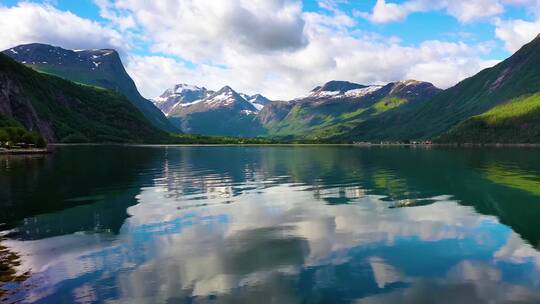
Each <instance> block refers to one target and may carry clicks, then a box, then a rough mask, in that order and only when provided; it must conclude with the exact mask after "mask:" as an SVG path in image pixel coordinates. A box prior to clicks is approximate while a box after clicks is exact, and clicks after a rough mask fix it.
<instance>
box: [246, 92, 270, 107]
mask: <svg viewBox="0 0 540 304" xmlns="http://www.w3.org/2000/svg"><path fill="white" fill-rule="evenodd" d="M240 96H242V97H243V98H244V99H245V100H247V101H248V102H249V103H251V105H253V107H255V109H257V111H260V110H262V108H264V106H266V105H268V104H270V103H271V102H272V101H271V100H270V99H268V98H266V97H264V96H262V95H261V94H255V95H251V96H250V95H247V94H243V93H240Z"/></svg>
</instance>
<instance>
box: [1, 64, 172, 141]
mask: <svg viewBox="0 0 540 304" xmlns="http://www.w3.org/2000/svg"><path fill="white" fill-rule="evenodd" d="M0 114H2V115H4V116H5V117H8V118H9V120H10V121H13V120H16V121H18V122H19V123H20V124H22V125H23V126H24V127H25V128H26V129H28V130H30V131H34V132H38V133H40V134H42V135H43V137H45V138H46V139H47V141H49V142H86V141H88V142H159V141H161V140H164V139H167V138H168V137H169V135H168V134H167V133H165V132H163V131H161V130H159V129H157V128H156V127H154V126H152V125H151V124H150V123H149V122H148V120H147V119H146V118H145V117H144V116H143V114H142V113H141V112H140V111H139V110H138V109H137V108H136V107H134V106H133V104H132V103H131V102H130V101H129V100H128V99H127V98H126V97H124V96H123V95H121V94H119V93H116V92H113V91H110V90H105V89H101V88H94V87H90V86H86V85H79V84H75V83H72V82H70V81H67V80H64V79H62V78H59V77H56V76H52V75H47V74H42V73H39V72H36V71H34V70H32V69H30V68H27V67H25V66H24V65H22V64H19V63H17V62H15V61H14V60H12V59H11V58H9V57H7V56H5V55H3V54H0ZM4 120H7V119H4Z"/></svg>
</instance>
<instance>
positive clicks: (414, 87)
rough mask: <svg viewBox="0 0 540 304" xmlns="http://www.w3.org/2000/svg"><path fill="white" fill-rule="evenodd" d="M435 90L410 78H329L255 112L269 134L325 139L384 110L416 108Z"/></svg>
mask: <svg viewBox="0 0 540 304" xmlns="http://www.w3.org/2000/svg"><path fill="white" fill-rule="evenodd" d="M439 92H440V90H439V89H437V88H436V87H434V86H433V85H432V84H430V83H427V82H421V81H414V80H408V81H400V82H395V83H390V84H387V85H385V86H362V85H358V84H354V83H350V82H342V81H331V82H329V83H327V84H325V85H324V86H322V87H318V88H315V89H314V90H313V91H312V93H311V94H310V95H309V96H308V97H305V98H303V99H298V100H293V101H290V102H279V103H273V104H270V105H269V106H267V107H265V108H264V109H263V110H262V111H261V113H260V114H259V116H260V119H261V121H262V123H263V124H264V127H265V128H266V129H267V134H268V135H269V136H278V137H303V138H307V139H327V138H331V137H334V136H336V135H338V134H344V133H347V132H349V131H350V130H352V129H354V127H355V126H357V125H358V124H359V123H362V122H364V121H369V120H371V119H374V118H375V117H378V116H380V115H382V114H384V113H386V112H388V111H391V110H395V111H398V112H400V111H406V110H408V109H414V108H417V107H419V106H420V105H422V104H423V103H424V102H425V101H426V100H428V99H430V98H431V97H433V96H434V95H436V94H438V93H439Z"/></svg>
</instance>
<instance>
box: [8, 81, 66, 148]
mask: <svg viewBox="0 0 540 304" xmlns="http://www.w3.org/2000/svg"><path fill="white" fill-rule="evenodd" d="M0 113H1V114H4V115H6V116H8V117H13V118H14V119H16V120H17V121H19V122H20V123H22V124H23V126H24V127H25V128H27V129H28V130H30V131H35V132H38V133H40V134H41V135H42V136H43V137H44V138H45V139H46V140H47V141H48V142H55V141H56V140H57V138H56V136H55V134H54V131H53V130H52V127H51V125H50V123H49V122H47V121H46V120H43V119H41V118H40V117H39V116H38V114H37V112H36V110H35V109H34V106H33V105H32V103H31V102H30V100H29V99H28V97H27V96H25V95H24V94H22V88H21V87H20V84H18V83H17V82H16V81H15V80H13V79H11V78H10V77H9V75H7V74H6V73H3V72H0Z"/></svg>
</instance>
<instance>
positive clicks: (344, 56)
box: [0, 0, 492, 99]
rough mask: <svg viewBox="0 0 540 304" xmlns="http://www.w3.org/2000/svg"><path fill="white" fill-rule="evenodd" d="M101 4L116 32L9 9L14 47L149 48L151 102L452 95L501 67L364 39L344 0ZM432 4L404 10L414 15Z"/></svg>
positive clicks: (41, 7) (44, 11)
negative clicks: (356, 89)
mask: <svg viewBox="0 0 540 304" xmlns="http://www.w3.org/2000/svg"><path fill="white" fill-rule="evenodd" d="M477 1H479V0H475V3H476V2H477ZM94 2H95V3H96V4H97V5H98V7H99V9H100V15H101V16H102V17H103V18H105V19H106V20H109V21H110V23H109V25H108V26H109V27H108V26H105V25H103V24H100V23H97V22H94V21H90V20H87V19H83V18H81V17H78V16H76V15H74V14H72V13H69V12H63V11H60V10H58V9H56V8H55V7H53V6H51V5H47V4H35V3H27V2H23V3H21V4H18V5H16V6H13V7H0V25H1V26H2V28H3V29H4V28H7V29H8V30H7V31H5V33H4V37H3V39H2V43H3V45H4V48H7V47H11V46H13V45H16V44H20V43H25V42H44V43H50V44H55V45H60V46H63V47H66V48H105V47H113V48H117V49H120V50H123V49H124V50H125V49H126V47H125V45H128V46H129V45H130V44H131V45H146V46H148V48H149V49H150V50H151V51H152V54H150V55H148V56H138V55H137V56H136V55H133V54H131V55H129V54H128V55H127V56H126V57H125V58H126V59H127V60H126V62H127V69H128V72H129V73H130V75H132V77H133V78H134V80H135V82H136V83H137V85H138V87H139V89H140V90H141V92H142V93H143V95H144V96H146V97H155V96H157V95H159V94H161V93H162V92H163V91H164V90H165V89H166V88H168V87H170V86H172V85H174V84H175V83H192V84H196V85H200V86H206V87H208V88H210V89H219V88H220V87H222V86H224V85H230V86H232V87H233V88H235V89H237V90H238V91H242V92H245V93H248V94H254V93H262V94H265V95H267V96H268V97H270V98H273V99H290V98H295V97H298V96H300V95H304V94H305V93H306V92H307V91H309V90H311V89H312V88H313V87H315V86H317V85H320V84H321V83H324V82H326V81H329V80H332V79H343V80H350V81H355V82H359V83H365V84H371V83H387V82H390V81H396V80H401V79H404V78H416V79H418V80H426V81H431V82H433V83H434V84H436V85H438V86H440V87H443V88H445V87H448V86H451V85H453V84H455V83H456V82H457V81H459V80H461V79H462V78H464V77H467V76H471V75H472V74H474V73H476V72H477V71H479V70H480V69H481V68H483V67H485V66H487V65H488V64H491V63H492V62H491V61H485V60H482V59H481V58H482V56H483V55H484V54H486V53H487V52H488V51H489V49H490V46H489V45H486V44H482V43H480V44H477V45H468V44H465V43H460V42H454V43H448V42H444V41H438V40H435V41H426V42H424V43H423V44H421V45H419V46H405V45H403V43H402V42H401V41H400V40H399V39H397V38H395V37H386V36H382V35H379V34H375V33H370V32H362V31H359V30H358V29H357V21H356V20H355V18H354V17H353V16H351V15H350V14H348V13H346V12H344V11H342V10H340V9H339V6H338V5H337V4H339V3H340V1H335V0H334V1H330V0H326V1H320V2H319V5H320V6H321V10H322V11H319V12H304V11H303V7H302V2H301V1H299V0H276V1H266V0H250V1H248V0H222V1H219V2H215V1H206V0H167V1H143V0H116V1H113V0H94ZM379 2H380V3H386V2H384V1H379ZM429 3H433V2H431V1H427V0H414V1H409V2H407V3H405V4H403V6H405V7H406V8H407V9H408V10H410V11H414V10H421V9H427V8H428V4H429ZM386 4H387V5H388V3H386ZM432 6H433V5H431V6H429V7H432ZM380 18H383V17H380ZM400 18H401V17H400ZM189 61H191V62H190V63H184V62H189Z"/></svg>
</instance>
